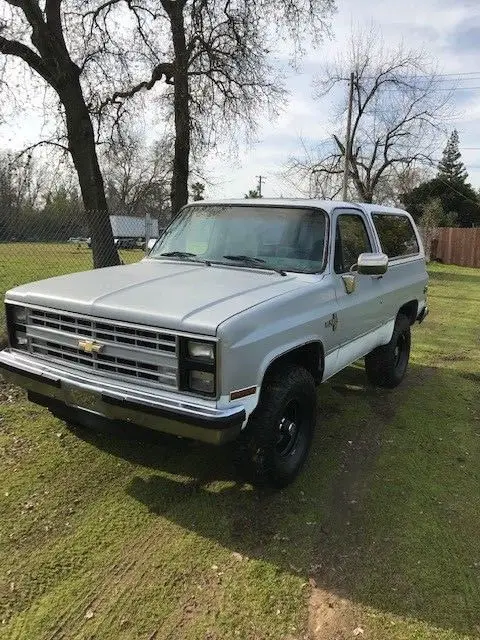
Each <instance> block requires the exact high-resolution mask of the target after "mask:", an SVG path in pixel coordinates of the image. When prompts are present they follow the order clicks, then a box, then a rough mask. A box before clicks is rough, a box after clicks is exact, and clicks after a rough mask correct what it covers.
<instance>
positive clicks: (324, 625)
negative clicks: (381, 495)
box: [308, 365, 434, 640]
mask: <svg viewBox="0 0 480 640" xmlns="http://www.w3.org/2000/svg"><path fill="white" fill-rule="evenodd" d="M433 373H434V370H433V369H432V368H411V370H410V371H409V375H408V376H407V378H406V379H405V381H404V383H403V385H404V387H403V389H402V390H401V391H400V392H398V391H395V392H392V391H388V390H384V389H376V388H373V387H371V386H369V385H368V384H367V383H366V381H365V376H364V372H363V367H361V366H359V365H357V366H356V367H353V368H351V369H349V370H348V372H345V373H344V374H343V379H342V383H341V384H337V383H336V382H334V383H333V385H332V387H333V389H335V390H336V391H337V392H338V393H340V394H342V395H343V396H344V397H345V398H347V399H348V400H349V401H352V395H355V394H359V393H361V394H362V395H363V397H364V398H365V397H366V399H367V402H368V405H369V407H370V416H369V417H364V418H363V419H361V420H360V421H359V422H358V423H357V425H356V430H355V431H354V432H353V433H351V434H350V439H349V440H348V441H347V443H346V444H347V446H346V447H344V449H343V451H342V453H341V458H340V465H339V469H338V474H337V475H336V477H335V478H334V479H333V481H332V491H331V495H330V498H329V503H328V506H327V513H329V517H328V525H326V526H325V525H324V526H323V527H322V531H321V537H320V539H319V540H318V544H317V548H316V549H315V552H314V553H315V556H316V559H315V560H314V563H313V565H312V567H311V569H312V571H311V576H310V585H311V587H312V589H311V595H310V601H309V621H308V634H309V635H308V637H309V639H310V640H346V639H347V638H351V637H354V636H355V635H358V636H362V635H363V634H364V630H363V627H362V624H363V621H362V619H363V617H364V616H363V609H362V607H361V606H358V605H357V604H355V602H354V600H352V598H351V589H350V584H351V580H352V576H351V571H352V567H354V566H355V565H356V558H357V557H359V556H360V555H361V554H362V553H363V552H364V551H365V547H366V542H365V540H364V532H363V530H362V529H361V528H359V527H357V526H356V521H357V520H358V519H359V517H361V516H362V514H364V512H365V508H366V507H365V500H364V499H365V496H366V495H367V494H368V488H369V484H370V483H371V481H372V475H373V473H374V470H375V462H376V460H377V457H378V455H379V453H380V449H381V446H382V440H383V438H384V434H385V431H386V429H387V427H388V425H389V424H390V423H391V422H392V421H393V419H394V418H395V415H396V406H397V405H398V403H399V394H400V395H402V394H403V395H405V394H407V393H408V392H409V391H410V392H411V391H412V390H413V389H415V387H416V386H417V385H418V384H420V383H422V382H425V381H426V380H427V379H428V378H429V377H431V376H432V375H433ZM359 579H361V575H359Z"/></svg>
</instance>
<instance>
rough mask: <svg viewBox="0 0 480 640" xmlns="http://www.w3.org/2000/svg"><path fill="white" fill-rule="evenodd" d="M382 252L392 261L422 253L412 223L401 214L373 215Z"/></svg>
mask: <svg viewBox="0 0 480 640" xmlns="http://www.w3.org/2000/svg"><path fill="white" fill-rule="evenodd" d="M372 219H373V224H374V225H375V229H376V230H377V233H378V237H379V239H380V244H381V246H382V251H383V252H384V253H386V254H387V256H388V257H389V258H391V259H394V258H402V257H405V256H413V255H415V254H417V253H419V252H420V248H419V246H418V241H417V236H416V235H415V230H414V228H413V226H412V223H411V222H410V220H409V219H408V218H407V216H404V215H402V214H401V213H398V214H397V213H373V214H372Z"/></svg>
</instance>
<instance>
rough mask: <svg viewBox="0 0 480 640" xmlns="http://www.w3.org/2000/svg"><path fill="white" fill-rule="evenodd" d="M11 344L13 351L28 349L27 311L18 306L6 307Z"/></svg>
mask: <svg viewBox="0 0 480 640" xmlns="http://www.w3.org/2000/svg"><path fill="white" fill-rule="evenodd" d="M6 310H7V326H8V338H9V344H10V346H11V347H12V348H13V349H27V347H28V338H27V327H26V325H27V310H26V308H25V307H18V306H17V305H10V304H7V305H6Z"/></svg>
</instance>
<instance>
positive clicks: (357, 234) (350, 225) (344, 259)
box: [334, 213, 372, 273]
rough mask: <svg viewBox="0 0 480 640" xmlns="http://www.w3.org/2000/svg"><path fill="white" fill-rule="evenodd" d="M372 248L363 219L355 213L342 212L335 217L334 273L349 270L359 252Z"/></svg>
mask: <svg viewBox="0 0 480 640" xmlns="http://www.w3.org/2000/svg"><path fill="white" fill-rule="evenodd" d="M371 250H372V245H371V243H370V238H369V237H368V232H367V228H366V226H365V223H364V221H363V219H362V218H361V217H360V216H359V215H356V214H347V213H342V214H341V215H339V216H338V218H337V228H336V231H335V258H334V267H335V273H345V272H346V271H350V268H351V267H352V265H354V264H356V263H357V260H358V256H359V255H360V254H361V253H368V252H370V251H371Z"/></svg>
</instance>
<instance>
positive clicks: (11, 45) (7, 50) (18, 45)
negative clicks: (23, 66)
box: [0, 0, 53, 84]
mask: <svg viewBox="0 0 480 640" xmlns="http://www.w3.org/2000/svg"><path fill="white" fill-rule="evenodd" d="M10 1H11V2H13V0H10ZM18 3H19V4H18V6H20V3H21V0H18ZM0 53H3V54H5V55H11V56H15V57H17V58H21V59H22V60H23V61H24V62H26V63H27V64H28V66H29V67H31V68H32V69H33V70H34V71H36V72H37V73H38V74H39V75H40V76H42V78H43V79H44V80H46V81H47V82H48V83H49V84H52V82H53V78H52V76H51V74H50V71H49V69H48V68H47V66H46V64H45V63H44V62H43V60H42V59H41V58H40V56H39V55H38V54H37V53H35V51H33V49H30V47H27V45H25V44H23V43H22V42H18V40H9V39H8V38H4V37H3V36H0Z"/></svg>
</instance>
